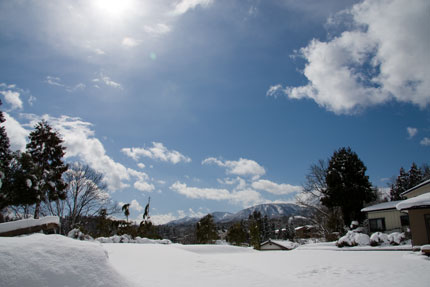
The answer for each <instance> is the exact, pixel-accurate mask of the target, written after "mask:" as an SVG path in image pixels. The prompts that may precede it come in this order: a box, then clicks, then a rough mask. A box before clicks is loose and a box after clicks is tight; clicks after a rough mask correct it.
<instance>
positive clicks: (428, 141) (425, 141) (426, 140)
mask: <svg viewBox="0 0 430 287" xmlns="http://www.w3.org/2000/svg"><path fill="white" fill-rule="evenodd" d="M420 144H421V145H423V146H430V138H428V137H425V138H423V139H422V140H421V141H420Z"/></svg>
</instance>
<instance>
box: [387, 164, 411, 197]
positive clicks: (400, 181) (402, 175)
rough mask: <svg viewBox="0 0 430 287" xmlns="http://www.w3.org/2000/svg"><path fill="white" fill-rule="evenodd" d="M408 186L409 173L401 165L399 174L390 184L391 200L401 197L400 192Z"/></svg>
mask: <svg viewBox="0 0 430 287" xmlns="http://www.w3.org/2000/svg"><path fill="white" fill-rule="evenodd" d="M408 186H409V175H408V173H407V172H405V170H404V169H403V167H401V168H400V172H399V175H398V176H397V178H396V182H395V183H393V184H392V185H391V190H390V199H391V201H395V200H401V199H403V197H402V195H401V194H402V193H403V192H404V191H406V190H407V189H408Z"/></svg>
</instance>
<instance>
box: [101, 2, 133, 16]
mask: <svg viewBox="0 0 430 287" xmlns="http://www.w3.org/2000/svg"><path fill="white" fill-rule="evenodd" d="M133 3H134V1H133V0H96V1H94V5H95V8H96V9H97V10H98V11H99V12H100V13H102V14H103V15H105V16H108V17H115V18H116V17H122V16H124V15H125V14H127V11H130V10H131V9H132V8H133Z"/></svg>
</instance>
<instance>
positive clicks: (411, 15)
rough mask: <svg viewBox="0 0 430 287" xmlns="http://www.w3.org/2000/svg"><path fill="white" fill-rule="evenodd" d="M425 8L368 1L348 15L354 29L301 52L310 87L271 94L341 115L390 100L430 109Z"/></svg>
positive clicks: (313, 43)
mask: <svg viewBox="0 0 430 287" xmlns="http://www.w3.org/2000/svg"><path fill="white" fill-rule="evenodd" d="M426 7H427V2H426V1H425V0H417V1H414V2H413V3H412V2H406V1H401V0H394V1H382V0H365V1H363V2H361V3H359V4H356V5H354V6H353V7H352V8H351V9H350V10H348V11H343V12H342V13H343V14H342V15H345V13H348V14H349V15H350V16H351V18H352V23H351V24H350V25H349V27H353V29H351V30H348V31H344V32H343V33H341V34H340V35H339V36H338V37H334V38H332V39H331V40H329V41H326V42H323V41H320V40H316V39H314V40H312V41H311V42H310V44H309V45H308V46H306V47H304V48H302V49H300V51H299V55H300V56H302V57H303V58H304V59H305V60H306V62H307V63H306V65H305V68H304V72H303V73H304V76H305V77H306V78H307V79H308V81H309V83H308V84H307V85H304V86H298V87H292V86H286V87H285V88H283V87H282V86H280V85H275V86H272V87H271V88H270V89H269V90H268V92H267V94H268V95H269V96H277V95H279V94H280V93H284V94H285V95H286V96H287V97H289V98H290V99H304V98H310V99H312V100H314V101H315V102H316V103H317V104H318V105H320V106H322V107H324V108H326V109H328V110H330V111H333V112H334V113H336V114H351V113H355V112H358V111H360V110H361V109H363V108H366V107H369V106H373V105H378V104H382V103H385V102H387V101H390V100H396V101H399V102H409V103H413V104H415V105H418V106H420V107H421V108H425V107H426V106H428V105H429V104H430V97H429V96H428V91H429V90H430V79H429V77H428V75H429V74H430V65H428V62H427V61H425V60H423V59H427V58H428V52H427V51H428V31H427V30H428V29H427V22H428V15H427V8H426ZM411 19H414V21H411ZM392 31H396V33H393V32H392ZM411 31H413V32H411ZM411 43H414V44H413V45H411Z"/></svg>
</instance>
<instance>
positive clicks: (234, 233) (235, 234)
mask: <svg viewBox="0 0 430 287" xmlns="http://www.w3.org/2000/svg"><path fill="white" fill-rule="evenodd" d="M247 241H248V233H247V232H246V229H245V226H244V225H243V222H242V221H241V222H237V223H235V224H233V225H232V226H231V227H230V228H229V229H228V231H227V242H229V243H231V244H233V245H241V244H243V243H245V242H247Z"/></svg>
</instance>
